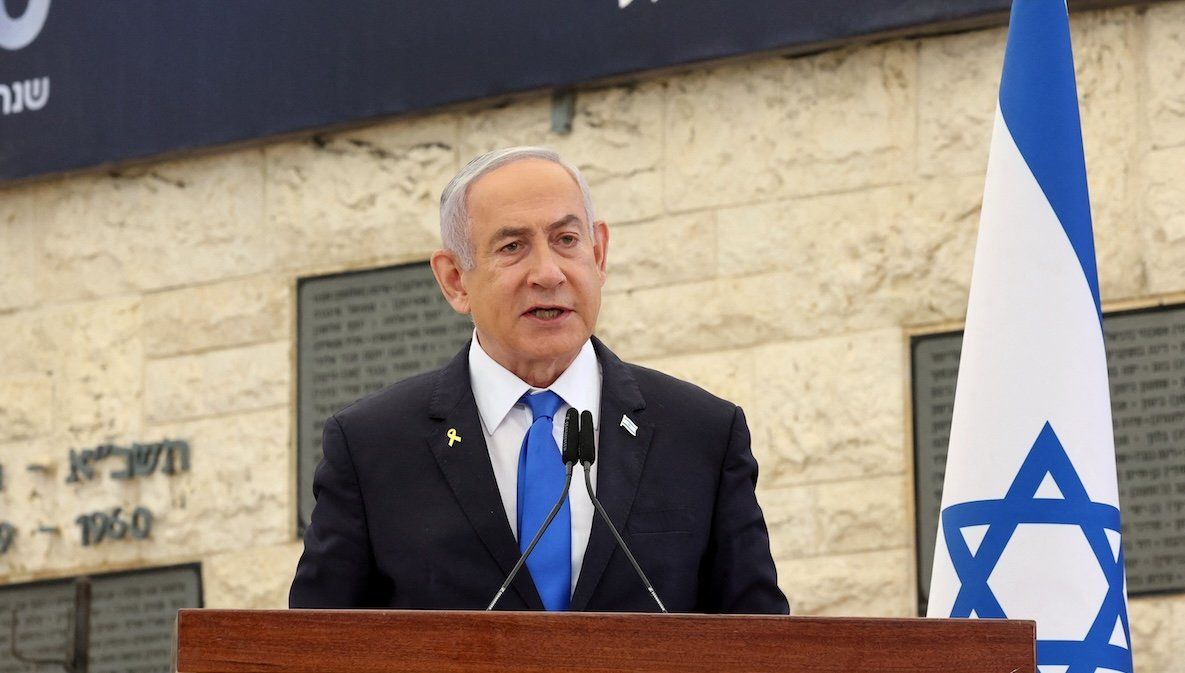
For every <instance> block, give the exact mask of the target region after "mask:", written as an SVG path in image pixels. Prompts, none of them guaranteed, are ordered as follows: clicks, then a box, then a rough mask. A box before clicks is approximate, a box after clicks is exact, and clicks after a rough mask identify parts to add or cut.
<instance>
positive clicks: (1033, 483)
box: [942, 423, 1132, 673]
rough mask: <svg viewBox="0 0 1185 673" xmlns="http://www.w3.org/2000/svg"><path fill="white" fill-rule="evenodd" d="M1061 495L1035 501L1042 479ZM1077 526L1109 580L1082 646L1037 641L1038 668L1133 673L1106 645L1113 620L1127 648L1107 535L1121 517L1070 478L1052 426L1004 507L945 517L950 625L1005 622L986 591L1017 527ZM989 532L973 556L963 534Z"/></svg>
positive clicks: (958, 510) (979, 507)
mask: <svg viewBox="0 0 1185 673" xmlns="http://www.w3.org/2000/svg"><path fill="white" fill-rule="evenodd" d="M1047 474H1048V475H1049V476H1050V478H1052V479H1053V481H1054V483H1055V484H1057V487H1058V488H1059V489H1060V490H1061V492H1062V495H1063V497H1064V498H1063V499H1050V498H1037V497H1035V495H1036V493H1037V489H1038V487H1040V485H1041V482H1042V480H1044V479H1045V475H1047ZM1022 523H1026V524H1065V525H1071V526H1079V527H1081V529H1082V533H1083V534H1084V535H1085V536H1086V540H1087V542H1089V543H1090V548H1091V551H1093V552H1094V556H1095V558H1096V559H1097V560H1098V563H1099V567H1100V568H1101V569H1102V571H1103V575H1104V576H1105V577H1106V580H1107V593H1106V596H1105V597H1104V599H1103V602H1102V605H1101V606H1100V607H1099V612H1098V614H1097V615H1096V616H1095V619H1094V622H1093V623H1092V624H1091V627H1090V630H1089V631H1088V633H1087V635H1086V637H1085V638H1084V639H1083V640H1082V641H1074V640H1038V641H1037V664H1038V665H1039V666H1046V665H1048V666H1056V665H1061V666H1068V667H1069V668H1068V670H1067V671H1066V673H1094V671H1095V669H1096V667H1101V668H1107V669H1112V670H1116V671H1122V672H1123V673H1131V671H1132V660H1131V651H1130V650H1128V649H1127V648H1124V647H1119V646H1117V645H1112V644H1110V642H1109V641H1110V640H1111V633H1112V631H1113V630H1114V628H1115V620H1116V619H1119V620H1120V623H1121V624H1122V625H1123V633H1124V637H1125V638H1126V641H1127V642H1128V643H1130V642H1131V630H1130V627H1129V625H1128V620H1127V605H1126V601H1125V600H1124V595H1123V549H1122V547H1121V548H1120V551H1119V558H1118V559H1116V558H1115V556H1114V554H1113V553H1112V551H1111V545H1110V543H1109V542H1108V541H1107V535H1106V533H1105V532H1104V531H1105V530H1112V531H1116V532H1118V531H1119V509H1118V508H1116V507H1112V506H1111V505H1105V504H1102V503H1097V502H1092V501H1091V500H1090V497H1089V496H1088V495H1087V493H1086V488H1085V487H1084V486H1083V484H1082V480H1081V479H1079V478H1078V473H1077V472H1076V471H1075V470H1074V465H1073V463H1071V462H1070V457H1069V456H1068V455H1066V451H1065V449H1064V448H1063V447H1062V443H1061V441H1060V440H1059V439H1058V437H1057V434H1056V433H1054V431H1053V428H1052V427H1051V426H1050V425H1049V423H1046V424H1045V427H1043V428H1042V429H1041V433H1040V434H1039V435H1038V436H1037V440H1036V441H1035V442H1033V446H1032V448H1031V449H1029V455H1028V456H1027V457H1026V458H1025V460H1024V464H1022V465H1021V467H1020V470H1019V471H1017V474H1016V479H1015V480H1013V482H1012V485H1011V486H1009V487H1008V492H1007V494H1005V496H1004V498H1003V499H1001V500H979V501H975V502H964V503H959V504H956V505H951V506H950V507H947V508H946V509H944V510H942V534H943V539H944V540H945V541H946V548H947V549H948V550H949V552H950V557H951V561H952V563H953V564H954V568H955V572H956V573H957V574H958V576H959V582H960V583H961V586H960V588H959V593H958V596H957V597H956V598H955V602H954V607H952V608H951V615H950V616H951V617H970V616H971V613H972V612H975V614H976V615H978V616H979V617H982V618H1001V619H1003V618H1007V615H1006V614H1004V609H1003V608H1002V607H1001V606H1000V602H999V601H998V600H997V599H996V596H995V594H993V593H992V590H991V587H989V586H988V577H989V576H990V575H991V574H992V571H993V570H994V569H995V567H996V564H997V563H998V562H999V560H1000V556H1001V555H1002V554H1003V553H1004V548H1005V547H1007V546H1008V541H1009V540H1010V539H1012V534H1013V533H1014V532H1015V531H1016V527H1017V525H1019V524H1022ZM983 525H987V526H988V529H987V533H986V534H985V535H984V537H983V541H982V542H980V544H979V548H978V549H977V550H976V552H975V553H974V554H972V553H971V549H970V547H969V546H968V544H967V541H966V539H965V538H964V537H963V534H962V532H961V529H963V528H965V527H967V526H983Z"/></svg>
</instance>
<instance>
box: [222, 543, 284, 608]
mask: <svg viewBox="0 0 1185 673" xmlns="http://www.w3.org/2000/svg"><path fill="white" fill-rule="evenodd" d="M303 550H304V544H302V543H300V542H293V543H289V544H284V545H278V546H274V547H251V548H249V549H244V550H241V551H234V552H230V553H226V554H218V555H217V556H211V557H209V558H208V559H207V560H206V562H205V563H203V564H202V589H203V591H204V593H205V596H204V599H205V600H204V603H205V607H207V608H230V609H236V610H281V609H285V608H287V607H288V588H289V586H291V584H292V576H293V574H294V572H295V571H296V562H297V560H298V559H300V553H301V551H303Z"/></svg>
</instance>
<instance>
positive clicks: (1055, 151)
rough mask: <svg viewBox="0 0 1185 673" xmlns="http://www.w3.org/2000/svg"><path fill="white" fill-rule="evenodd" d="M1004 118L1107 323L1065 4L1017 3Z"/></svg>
mask: <svg viewBox="0 0 1185 673" xmlns="http://www.w3.org/2000/svg"><path fill="white" fill-rule="evenodd" d="M1000 113H1001V115H1002V116H1003V117H1004V123H1005V125H1006V126H1007V127H1008V131H1009V133H1010V134H1011V135H1012V139H1013V141H1014V142H1015V143H1016V147H1017V149H1019V150H1020V154H1021V156H1022V157H1024V160H1025V163H1026V164H1027V165H1028V166H1029V170H1031V171H1032V172H1033V176H1034V177H1035V178H1036V179H1037V184H1038V185H1040V187H1041V191H1042V192H1043V193H1044V194H1045V198H1047V199H1049V204H1050V205H1051V206H1052V207H1053V212H1054V213H1055V214H1056V215H1057V219H1058V220H1059V221H1060V222H1061V225H1062V229H1064V230H1065V232H1066V236H1067V237H1068V238H1069V239H1070V245H1072V246H1073V248H1074V253H1075V254H1076V255H1077V256H1078V262H1079V264H1081V266H1082V272H1083V274H1084V275H1085V276H1086V282H1087V285H1089V286H1090V293H1091V295H1092V296H1093V297H1094V303H1095V310H1096V311H1097V312H1098V313H1099V322H1100V326H1101V324H1102V307H1101V304H1100V302H1099V280H1098V269H1097V267H1096V266H1095V254H1094V234H1093V233H1092V230H1091V222H1090V196H1089V194H1088V192H1087V188H1086V159H1085V157H1084V155H1083V150H1082V133H1081V122H1080V120H1079V116H1078V93H1077V86H1076V84H1075V81H1074V58H1073V55H1072V52H1071V49H1070V24H1069V21H1067V20H1066V6H1065V4H1064V3H1063V2H1062V1H1061V0H1015V1H1014V2H1013V3H1012V18H1011V21H1010V23H1009V26H1008V46H1007V47H1006V48H1005V51H1004V71H1003V74H1002V75H1001V77H1000Z"/></svg>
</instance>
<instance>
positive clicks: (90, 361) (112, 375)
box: [44, 299, 144, 443]
mask: <svg viewBox="0 0 1185 673" xmlns="http://www.w3.org/2000/svg"><path fill="white" fill-rule="evenodd" d="M55 313H57V315H55V316H53V318H52V319H51V321H50V322H49V323H48V324H47V325H45V326H44V330H45V334H47V335H48V336H49V337H50V338H51V343H52V344H53V345H54V347H55V349H56V353H55V356H56V358H57V363H56V365H55V368H54V370H53V379H54V404H55V406H56V407H57V409H56V410H55V412H54V418H55V426H56V431H57V432H59V433H62V434H63V435H64V436H66V437H69V438H72V439H73V440H75V441H78V442H80V443H90V442H94V443H99V442H100V441H103V440H106V439H111V438H114V437H116V436H121V435H128V434H134V433H135V432H136V431H137V430H138V429H139V427H140V403H141V399H142V391H143V389H144V386H143V373H142V364H141V363H142V360H143V344H142V340H141V336H140V335H141V332H140V328H141V308H140V302H139V300H137V299H109V300H103V301H92V302H87V303H85V304H74V305H71V306H69V307H68V308H66V309H65V310H62V311H55Z"/></svg>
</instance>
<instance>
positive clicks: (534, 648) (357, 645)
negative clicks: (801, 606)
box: [176, 610, 1036, 673]
mask: <svg viewBox="0 0 1185 673" xmlns="http://www.w3.org/2000/svg"><path fill="white" fill-rule="evenodd" d="M1035 637H1036V625H1035V624H1034V623H1033V622H1028V621H1013V620H971V619H966V620H964V619H848V618H816V617H770V616H740V615H735V616H734V615H651V614H645V615H644V614H605V613H599V614H597V613H580V612H571V613H550V614H549V613H543V612H433V611H377V610H376V611H369V610H368V611H361V610H357V611H356V610H275V611H272V610H259V611H257V610H181V611H180V613H179V614H178V616H177V652H176V657H177V667H176V668H177V671H178V673H263V672H265V671H266V672H269V673H276V672H291V673H380V672H381V673H402V672H406V673H489V672H494V671H527V672H539V673H543V672H545V671H546V672H553V671H554V672H558V673H564V672H566V671H572V672H576V671H580V672H586V671H588V672H594V671H595V672H596V673H616V672H622V673H624V672H626V671H649V672H670V673H681V672H684V671H687V672H690V671H698V672H703V673H765V672H769V673H773V672H774V671H777V672H778V673H805V672H807V671H811V672H812V673H817V672H834V673H864V672H868V673H872V672H873V671H876V672H881V671H886V672H888V671H892V672H899V673H905V672H907V671H908V672H909V673H931V672H932V673H1016V672H1020V673H1033V672H1034V671H1035V670H1036V646H1035Z"/></svg>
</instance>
